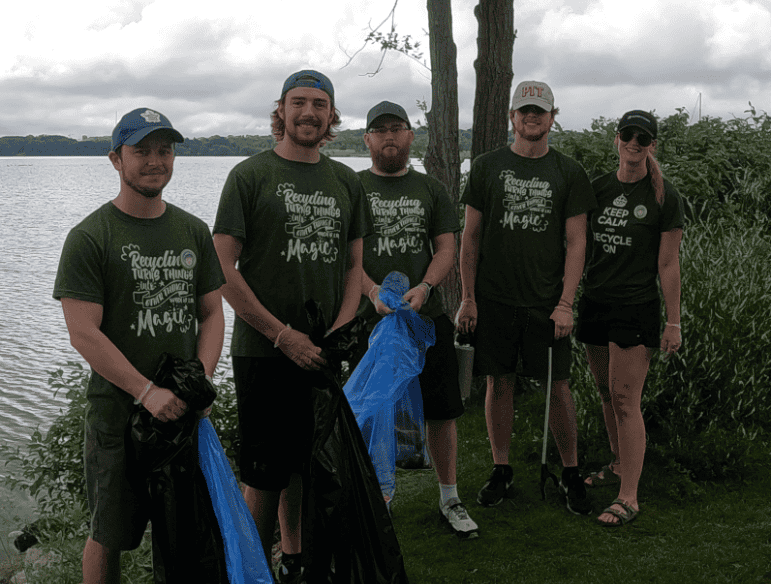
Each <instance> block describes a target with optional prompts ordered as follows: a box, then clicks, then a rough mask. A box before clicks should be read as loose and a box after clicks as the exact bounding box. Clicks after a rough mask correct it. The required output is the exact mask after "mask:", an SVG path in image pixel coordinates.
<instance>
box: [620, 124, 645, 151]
mask: <svg viewBox="0 0 771 584" xmlns="http://www.w3.org/2000/svg"><path fill="white" fill-rule="evenodd" d="M619 136H620V137H621V141H622V142H630V141H631V140H632V138H634V137H635V136H637V143H638V144H639V145H640V146H642V147H643V148H645V147H646V146H650V145H651V142H653V136H651V135H650V134H648V133H646V132H638V131H637V130H633V129H632V128H624V129H623V130H621V131H620V132H619Z"/></svg>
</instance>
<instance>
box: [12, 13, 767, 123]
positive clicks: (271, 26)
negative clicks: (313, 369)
mask: <svg viewBox="0 0 771 584" xmlns="http://www.w3.org/2000/svg"><path fill="white" fill-rule="evenodd" d="M476 3H477V2H476V0H455V1H454V2H453V33H454V38H455V44H456V46H457V50H458V60H457V65H458V85H459V92H460V95H459V102H460V125H461V127H463V128H467V127H470V125H471V116H472V107H473V100H474V87H475V84H476V75H475V71H474V68H473V63H474V60H475V59H476V56H477V55H476V51H477V47H476V35H477V22H476V19H475V17H474V14H473V9H474V6H475V5H476ZM77 5H78V6H77V10H74V9H73V8H72V6H71V5H67V4H66V3H61V2H53V1H47V0H38V1H36V2H21V3H16V4H15V5H14V7H15V14H14V18H11V19H3V20H2V21H0V84H1V85H2V88H3V91H2V92H0V135H6V134H42V133H60V134H64V135H75V136H77V137H79V136H80V135H82V134H87V135H107V134H109V132H110V131H111V129H112V126H113V125H114V123H115V116H116V113H118V114H122V113H123V112H125V111H129V110H130V109H133V108H135V107H141V106H147V107H153V108H156V109H159V110H160V111H163V112H164V113H165V114H166V115H168V116H169V117H170V118H171V119H172V121H173V122H174V123H175V125H178V126H180V127H181V128H182V131H183V133H184V134H185V135H187V136H206V135H212V134H220V135H227V134H244V133H260V134H267V133H268V132H269V114H270V112H271V111H272V109H273V102H274V100H275V99H276V98H277V97H278V93H279V91H280V88H281V85H282V83H283V80H284V79H285V78H286V77H287V75H289V74H290V73H292V72H293V71H296V70H299V69H303V68H315V69H319V70H321V71H324V72H325V73H327V74H328V75H329V77H330V78H331V79H332V81H333V82H334V84H335V88H336V94H337V98H338V103H337V105H338V107H339V109H340V110H341V112H342V116H343V127H344V128H356V127H362V126H363V125H364V119H365V116H366V112H367V111H368V110H369V108H370V107H371V106H372V105H373V104H375V103H377V102H378V101H381V100H382V99H390V100H392V101H398V102H400V103H401V104H402V105H404V106H405V108H407V111H408V113H409V114H410V118H411V119H412V120H413V121H417V120H418V119H422V113H421V112H420V111H419V110H418V108H417V106H416V105H415V102H416V101H418V100H425V101H426V102H428V105H429V106H430V100H431V86H430V78H431V75H430V72H429V71H428V70H427V69H426V68H425V67H423V66H422V65H421V64H419V63H416V62H415V61H414V60H412V59H409V58H408V57H405V56H404V55H400V54H396V53H390V54H389V55H387V57H386V59H385V61H384V63H383V68H382V71H381V72H380V73H379V74H378V75H376V76H374V77H370V76H368V75H366V74H367V73H368V72H371V71H374V70H375V68H376V67H377V66H378V62H379V61H380V57H381V55H380V53H379V51H378V49H377V47H368V48H366V49H364V50H363V51H361V52H360V53H359V54H358V55H357V56H356V58H355V59H354V60H353V62H352V63H350V64H349V65H348V66H345V65H346V63H347V62H348V60H349V56H350V55H352V54H354V53H355V52H356V51H357V50H358V49H360V48H361V47H362V43H363V39H364V38H365V36H366V34H367V32H368V31H369V30H370V28H371V27H373V26H376V25H377V24H379V23H380V22H382V21H383V20H384V19H386V16H387V14H388V11H389V10H390V8H391V5H392V4H391V2H386V3H385V4H379V5H376V4H375V3H373V2H371V1H368V0H345V2H340V3H338V4H336V5H335V6H334V7H332V6H330V5H329V4H328V3H327V4H324V3H317V2H309V1H306V2H299V3H297V2H295V3H292V4H287V3H284V4H282V3H273V4H270V5H265V4H258V3H253V4H252V5H249V4H244V3H243V2H241V1H240V0H217V2H213V3H190V2H189V1H188V0H184V1H183V0H138V1H133V2H131V1H117V0H80V1H79V2H78V3H77ZM427 22H428V21H427V14H426V8H425V4H424V3H414V2H406V1H404V0H403V1H402V2H400V4H399V6H398V8H397V16H396V25H397V30H398V31H399V33H400V34H402V35H405V34H409V35H411V36H412V38H413V39H414V40H417V41H420V42H421V43H422V47H421V49H422V51H423V53H424V58H425V59H426V60H428V59H429V43H428V38H427V37H426V36H425V31H426V29H427V27H428V24H427ZM514 25H515V28H516V29H517V31H518V37H517V40H516V42H515V46H514V55H513V56H514V61H513V68H514V73H515V78H514V83H515V84H516V83H518V82H519V81H521V80H523V79H526V78H536V79H543V80H546V81H547V82H548V83H549V84H550V85H551V86H552V88H553V89H554V91H555V94H556V97H557V101H558V102H559V105H560V106H561V108H562V112H563V113H562V114H561V115H560V118H561V120H560V121H561V123H562V124H563V126H564V127H568V128H575V129H582V128H586V127H588V126H589V124H590V123H591V120H592V119H593V118H596V117H599V116H609V117H613V116H617V115H620V114H619V112H621V113H623V111H625V109H631V108H632V107H646V108H650V109H656V110H657V111H658V112H659V113H660V114H663V115H669V114H671V113H674V108H676V107H683V106H686V107H692V106H693V104H694V103H695V100H696V98H697V96H698V95H699V93H701V94H702V95H703V103H704V109H705V113H709V115H720V116H726V115H729V112H733V113H736V112H738V113H739V114H741V113H742V112H743V111H744V110H745V109H746V106H747V102H748V101H753V104H754V105H756V106H757V107H759V108H760V109H769V99H768V96H769V95H771V91H769V90H770V89H771V81H770V80H771V75H769V73H771V39H770V38H769V35H768V31H769V30H771V6H769V4H768V2H766V0H681V1H680V2H672V1H671V0H638V1H637V2H634V3H625V2H618V0H529V1H528V2H527V3H522V4H521V5H520V4H517V5H515V22H514ZM384 26H385V30H388V28H389V27H390V22H388V21H386V23H385V25H384Z"/></svg>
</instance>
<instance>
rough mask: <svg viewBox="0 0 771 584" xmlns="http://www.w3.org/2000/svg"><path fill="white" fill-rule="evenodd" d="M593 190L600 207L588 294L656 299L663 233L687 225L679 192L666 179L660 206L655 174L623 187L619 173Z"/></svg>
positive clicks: (594, 218)
mask: <svg viewBox="0 0 771 584" xmlns="http://www.w3.org/2000/svg"><path fill="white" fill-rule="evenodd" d="M592 186H593V187H594V192H595V195H596V196H597V203H598V207H597V209H596V210H595V211H593V212H592V213H590V214H589V226H588V227H589V228H588V230H587V243H588V245H587V254H586V277H585V280H584V294H586V296H587V298H590V299H592V300H594V301H596V302H622V303H624V304H642V303H644V302H648V301H650V300H655V299H656V298H658V286H657V285H656V276H657V275H658V273H659V269H658V258H659V244H660V243H661V234H662V233H663V232H665V231H671V230H672V229H677V228H681V227H682V226H683V217H684V213H683V200H682V198H681V197H680V194H679V193H678V192H677V190H675V188H674V187H673V186H672V185H671V184H670V183H669V182H668V181H666V180H665V181H664V204H663V205H662V206H659V204H658V203H657V202H656V193H655V191H654V189H653V185H652V184H651V179H650V175H648V176H646V177H645V178H644V179H642V180H641V181H638V182H636V183H632V184H628V185H627V184H625V185H623V186H622V185H621V183H620V182H619V180H618V178H617V177H616V171H613V172H610V173H608V174H606V175H604V176H601V177H599V178H598V179H595V180H594V181H593V182H592ZM625 192H626V194H625Z"/></svg>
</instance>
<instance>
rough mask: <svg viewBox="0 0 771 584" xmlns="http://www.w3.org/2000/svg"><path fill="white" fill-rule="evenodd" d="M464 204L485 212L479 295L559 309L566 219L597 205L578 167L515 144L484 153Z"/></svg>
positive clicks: (476, 163)
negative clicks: (530, 154)
mask: <svg viewBox="0 0 771 584" xmlns="http://www.w3.org/2000/svg"><path fill="white" fill-rule="evenodd" d="M461 203H465V204H466V205H470V206H471V207H473V208H474V209H477V210H478V211H481V213H482V235H481V241H480V246H479V262H478V264H477V280H476V293H477V294H478V295H480V296H483V297H485V298H488V299H490V300H494V301H496V302H500V303H501V304H508V305H510V306H529V307H535V306H554V305H556V304H557V302H558V301H559V298H560V295H561V294H562V279H563V277H564V274H565V221H566V220H567V219H569V218H570V217H574V216H577V215H581V214H583V213H586V212H588V211H590V210H591V209H594V208H595V207H596V201H595V198H594V194H593V193H592V186H591V184H590V182H589V178H588V177H587V176H586V172H585V171H584V169H583V168H582V167H581V165H580V164H578V162H576V161H575V160H573V159H572V158H569V157H568V156H565V155H564V154H562V153H560V152H557V151H556V150H554V149H553V148H549V151H548V152H547V153H546V154H545V155H544V156H542V157H540V158H526V157H524V156H519V155H518V154H515V153H514V152H513V151H512V150H511V148H510V147H509V146H505V147H503V148H499V149H498V150H493V151H492V152H488V153H486V154H483V155H481V156H479V157H478V158H477V159H476V160H474V162H473V164H472V165H471V172H470V173H469V179H468V182H467V183H466V189H465V191H464V193H463V197H462V198H461Z"/></svg>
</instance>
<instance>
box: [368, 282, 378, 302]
mask: <svg viewBox="0 0 771 584" xmlns="http://www.w3.org/2000/svg"><path fill="white" fill-rule="evenodd" d="M377 287H378V285H377V284H373V285H372V288H370V289H369V294H367V298H369V301H370V302H371V303H372V304H374V305H375V306H377V299H375V300H372V291H373V290H374V289H375V288H377Z"/></svg>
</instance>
